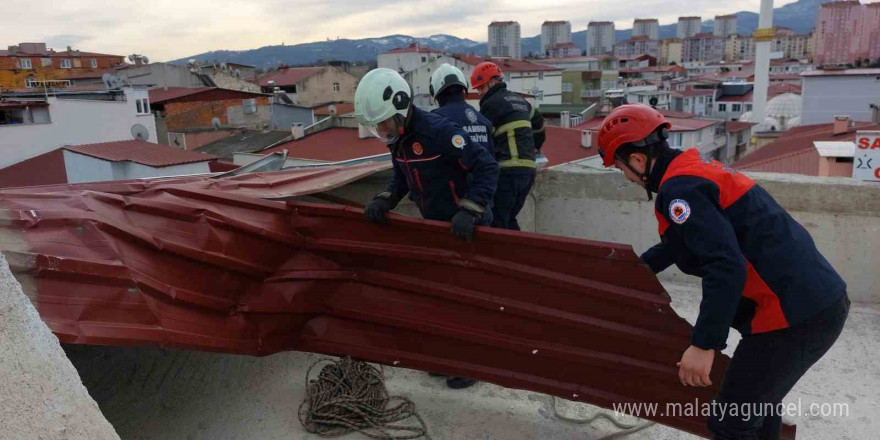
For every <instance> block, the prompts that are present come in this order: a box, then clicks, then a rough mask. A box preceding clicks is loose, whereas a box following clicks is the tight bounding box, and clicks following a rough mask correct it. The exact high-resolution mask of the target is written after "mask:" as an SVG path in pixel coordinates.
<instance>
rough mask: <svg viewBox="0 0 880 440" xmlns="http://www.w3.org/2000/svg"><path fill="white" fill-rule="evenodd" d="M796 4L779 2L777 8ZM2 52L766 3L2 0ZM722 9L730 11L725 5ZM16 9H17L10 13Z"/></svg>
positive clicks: (705, 12)
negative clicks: (26, 45) (27, 46)
mask: <svg viewBox="0 0 880 440" xmlns="http://www.w3.org/2000/svg"><path fill="white" fill-rule="evenodd" d="M792 1H793V0H777V1H776V2H775V6H776V7H779V6H782V5H784V4H786V3H792ZM2 2H3V11H4V12H5V13H4V14H2V15H3V17H2V18H0V47H3V48H4V49H5V48H6V46H9V45H12V44H17V43H20V42H40V41H45V42H46V43H48V44H49V47H53V48H56V49H64V48H65V47H66V46H67V45H72V46H73V47H74V48H75V49H81V50H86V51H90V52H101V53H111V54H118V55H128V54H131V53H140V54H143V55H147V56H149V57H150V58H151V59H152V60H155V61H166V60H171V59H177V58H182V57H186V56H189V55H195V54H198V53H202V52H207V51H211V50H218V49H232V50H242V49H254V48H258V47H263V46H271V45H277V44H281V43H282V42H283V43H284V44H288V45H292V44H299V43H307V42H312V41H320V40H326V39H327V38H331V39H335V38H337V37H339V38H353V39H354V38H366V37H380V36H384V35H390V34H405V35H412V36H416V37H426V36H430V35H433V34H440V33H443V34H450V35H455V36H458V37H462V38H470V39H473V40H476V41H486V39H487V36H486V35H487V30H486V26H487V25H488V24H489V23H490V22H491V21H493V20H516V21H518V22H519V23H520V25H521V26H522V36H523V37H530V36H533V35H537V34H539V33H540V32H541V23H542V22H543V21H544V20H568V21H570V22H571V24H572V31H573V32H576V31H580V30H583V29H585V28H586V27H587V22H589V21H592V20H611V21H614V22H615V23H616V24H617V27H618V28H619V29H625V28H630V27H631V26H632V20H633V18H636V16H638V17H641V18H658V19H660V24H669V23H674V22H675V21H676V19H677V17H678V16H679V15H701V16H702V17H703V19H704V20H705V19H708V18H711V17H714V16H715V15H719V14H726V13H733V12H737V11H741V10H748V11H755V12H757V11H758V9H759V7H760V1H759V0H729V1H726V2H718V1H716V0H688V1H679V2H673V1H669V0H630V1H619V0H613V1H611V0H577V1H570V0H531V1H520V0H493V1H488V0H468V1H449V0H337V1H328V2H324V1H315V0H148V1H139V2H127V1H125V0H117V1H113V2H110V1H105V0H74V1H70V2H59V1H57V0H52V1H50V0H26V1H25V0H2ZM722 5H723V6H722ZM10 11H15V12H14V13H10Z"/></svg>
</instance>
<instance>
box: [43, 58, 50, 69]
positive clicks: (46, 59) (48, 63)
mask: <svg viewBox="0 0 880 440" xmlns="http://www.w3.org/2000/svg"><path fill="white" fill-rule="evenodd" d="M40 64H42V65H43V67H48V66H51V65H52V58H40Z"/></svg>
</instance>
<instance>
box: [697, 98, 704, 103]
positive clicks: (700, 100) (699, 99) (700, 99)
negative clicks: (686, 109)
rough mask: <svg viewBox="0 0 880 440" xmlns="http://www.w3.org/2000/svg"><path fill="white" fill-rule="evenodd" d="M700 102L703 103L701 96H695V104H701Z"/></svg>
mask: <svg viewBox="0 0 880 440" xmlns="http://www.w3.org/2000/svg"><path fill="white" fill-rule="evenodd" d="M702 103H703V97H702V96H699V97H697V104H702Z"/></svg>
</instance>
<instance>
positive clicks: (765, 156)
mask: <svg viewBox="0 0 880 440" xmlns="http://www.w3.org/2000/svg"><path fill="white" fill-rule="evenodd" d="M859 130H880V124H872V123H870V122H856V123H855V126H854V127H851V128H849V129H848V130H847V131H846V133H842V134H838V135H836V134H834V124H833V123H832V124H818V125H804V126H801V127H795V128H793V129H791V130H790V131H789V132H788V133H785V134H783V135H782V136H780V137H779V139H777V140H776V141H774V142H771V143H769V144H767V145H765V146H763V147H761V148H759V149H758V150H757V151H755V152H754V153H752V154H750V155H748V156H746V157H745V158H744V159H741V160H739V161H737V162H736V163H734V164H733V166H734V167H735V168H738V169H743V170H749V169H756V168H759V167H760V166H761V165H765V164H767V163H769V162H774V161H780V160H785V159H786V158H787V157H789V156H793V155H796V154H799V153H802V152H805V151H810V150H813V149H815V146H813V142H816V141H820V142H821V141H855V138H856V132H857V131H859ZM798 174H801V173H798Z"/></svg>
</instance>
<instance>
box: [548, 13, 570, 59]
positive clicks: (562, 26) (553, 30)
mask: <svg viewBox="0 0 880 440" xmlns="http://www.w3.org/2000/svg"><path fill="white" fill-rule="evenodd" d="M563 43H571V22H568V21H545V22H544V24H542V25H541V50H542V52H543V53H542V56H543V55H545V54H546V53H547V52H548V51H549V50H550V49H551V48H552V47H554V46H555V45H557V44H563Z"/></svg>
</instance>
